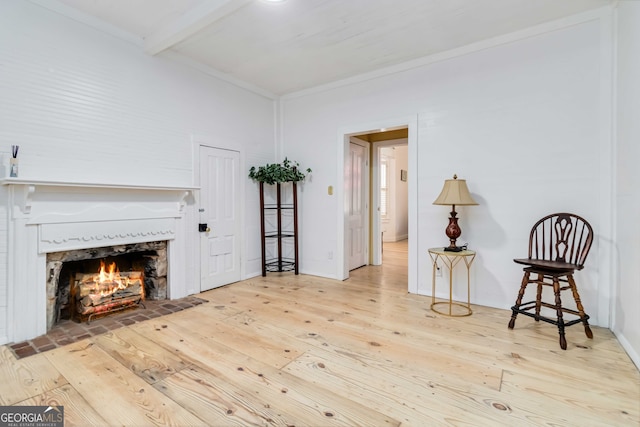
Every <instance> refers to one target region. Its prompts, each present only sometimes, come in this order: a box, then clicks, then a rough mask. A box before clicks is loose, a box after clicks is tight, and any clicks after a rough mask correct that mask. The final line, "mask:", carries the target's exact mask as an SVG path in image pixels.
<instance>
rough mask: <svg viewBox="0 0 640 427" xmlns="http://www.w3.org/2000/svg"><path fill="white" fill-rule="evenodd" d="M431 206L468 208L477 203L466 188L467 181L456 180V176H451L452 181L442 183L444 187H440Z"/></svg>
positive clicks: (447, 180)
mask: <svg viewBox="0 0 640 427" xmlns="http://www.w3.org/2000/svg"><path fill="white" fill-rule="evenodd" d="M433 204H434V205H458V206H469V205H477V204H478V203H477V202H476V201H475V200H473V197H471V193H469V189H468V188H467V181H466V180H464V179H458V177H457V176H456V175H453V179H446V180H445V181H444V187H442V191H441V192H440V195H439V196H438V198H437V199H436V200H435V202H433Z"/></svg>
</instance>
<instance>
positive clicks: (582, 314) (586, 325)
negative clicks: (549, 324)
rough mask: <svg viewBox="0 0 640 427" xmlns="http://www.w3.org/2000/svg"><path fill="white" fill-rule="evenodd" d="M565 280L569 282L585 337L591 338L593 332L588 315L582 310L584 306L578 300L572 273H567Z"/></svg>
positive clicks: (578, 295)
mask: <svg viewBox="0 0 640 427" xmlns="http://www.w3.org/2000/svg"><path fill="white" fill-rule="evenodd" d="M567 281H568V282H569V286H570V287H571V292H572V293H573V299H575V300H576V307H577V308H578V313H579V314H580V320H582V324H583V325H584V333H585V334H586V335H587V338H590V339H591V338H593V332H591V328H590V327H589V322H588V320H587V319H588V317H587V315H586V314H585V312H584V307H583V306H582V301H580V294H579V293H578V288H577V287H576V282H575V281H574V280H573V275H572V274H569V275H568V276H567Z"/></svg>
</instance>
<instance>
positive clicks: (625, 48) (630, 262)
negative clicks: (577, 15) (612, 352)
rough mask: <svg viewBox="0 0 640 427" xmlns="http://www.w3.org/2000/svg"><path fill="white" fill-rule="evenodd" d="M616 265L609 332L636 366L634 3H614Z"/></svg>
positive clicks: (639, 173) (639, 145)
mask: <svg viewBox="0 0 640 427" xmlns="http://www.w3.org/2000/svg"><path fill="white" fill-rule="evenodd" d="M617 8H618V10H617V17H618V54H617V58H618V64H617V71H618V93H617V95H618V104H617V109H618V122H617V124H618V129H617V138H618V146H617V166H618V167H617V187H616V190H617V209H618V211H617V218H618V222H617V224H618V227H617V230H616V231H617V233H616V240H617V243H618V248H619V249H618V251H617V252H616V257H615V258H614V259H615V260H616V263H617V265H618V266H619V267H620V271H619V273H618V276H617V280H616V282H615V283H616V292H615V293H614V298H613V299H612V301H613V304H614V305H615V313H614V314H615V317H614V320H613V328H612V329H613V331H614V332H615V334H616V335H617V336H618V337H619V338H620V342H621V344H622V345H623V346H624V348H625V350H627V353H629V356H631V358H632V359H633V361H634V363H635V364H636V367H638V368H639V369H640V328H639V327H638V325H640V310H638V302H639V301H640V263H638V260H639V259H640V223H638V220H637V218H638V215H640V168H638V161H640V121H639V120H638V118H639V117H640V80H639V78H638V76H640V55H638V53H639V52H640V25H638V23H639V22H640V2H632V1H625V2H619V3H618V5H617Z"/></svg>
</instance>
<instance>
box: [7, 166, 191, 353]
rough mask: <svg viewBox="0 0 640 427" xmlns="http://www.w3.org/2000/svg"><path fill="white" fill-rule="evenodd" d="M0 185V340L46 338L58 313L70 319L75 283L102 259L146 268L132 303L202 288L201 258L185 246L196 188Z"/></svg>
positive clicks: (14, 182)
mask: <svg viewBox="0 0 640 427" xmlns="http://www.w3.org/2000/svg"><path fill="white" fill-rule="evenodd" d="M2 184H3V185H4V186H5V188H6V190H7V194H8V206H7V207H8V215H9V218H8V219H9V221H8V227H7V243H8V248H7V249H8V250H7V264H8V267H9V268H8V269H7V274H6V283H7V288H6V289H7V295H8V298H7V300H8V301H10V304H8V305H7V310H6V319H7V321H6V335H5V336H3V335H2V332H3V330H2V326H3V325H2V324H0V343H6V342H18V341H23V340H29V339H32V338H35V337H37V336H39V335H43V334H45V333H46V332H47V331H48V330H49V329H51V327H52V326H53V325H54V324H55V322H56V321H58V320H60V319H61V318H64V317H61V316H71V315H72V313H71V312H70V310H71V301H70V299H69V298H70V296H71V293H72V288H71V287H70V283H71V282H72V281H73V280H75V278H76V276H78V277H80V276H82V278H84V276H83V275H85V274H94V273H95V271H93V270H94V269H95V270H96V271H97V269H98V268H99V263H100V260H103V261H104V262H106V263H109V262H111V260H116V261H117V262H121V263H122V266H119V268H120V271H121V272H131V271H142V273H143V276H144V278H143V281H144V289H142V290H141V291H140V296H137V297H132V298H131V299H133V300H140V301H143V299H142V294H143V295H144V298H146V299H177V298H182V297H185V296H187V295H191V294H194V293H196V292H197V291H198V290H199V286H197V283H198V282H197V279H196V278H195V277H194V274H193V271H194V270H195V268H194V267H193V264H194V262H196V261H195V260H196V257H195V256H194V254H193V253H192V249H191V247H192V245H189V244H187V241H188V239H189V238H192V237H191V234H189V233H187V230H188V229H191V227H190V226H189V225H190V224H191V223H192V222H193V223H195V222H196V220H195V219H194V218H195V216H190V215H187V209H186V206H187V205H188V204H190V203H193V196H192V191H193V190H194V188H184V187H154V186H130V185H117V184H114V185H107V184H91V183H63V182H50V181H32V180H24V179H5V180H4V181H2ZM191 212H193V211H191ZM194 215H195V214H194ZM193 227H194V228H195V225H194V226H193ZM118 259H119V260H118ZM72 274H73V276H74V277H73V278H72ZM0 285H1V284H0ZM94 287H95V286H94ZM0 292H2V287H1V286H0ZM84 292H85V295H83V297H86V296H87V295H88V294H91V291H87V290H86V289H85V291H84ZM92 295H93V296H92V298H94V299H96V300H99V298H97V297H96V294H95V292H94V293H93V294H92ZM102 302H106V300H103V301H102ZM107 305H108V303H107ZM101 309H102V308H99V309H91V310H94V311H100V310H101ZM1 312H2V307H0V314H1ZM1 317H2V316H0V321H1ZM87 317H88V316H87Z"/></svg>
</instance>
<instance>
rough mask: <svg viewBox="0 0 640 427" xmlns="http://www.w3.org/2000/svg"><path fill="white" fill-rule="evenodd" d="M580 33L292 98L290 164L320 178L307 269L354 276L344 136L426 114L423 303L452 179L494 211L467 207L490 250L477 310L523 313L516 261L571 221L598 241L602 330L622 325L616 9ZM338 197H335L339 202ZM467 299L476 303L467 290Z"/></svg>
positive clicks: (468, 232) (593, 268) (593, 292)
mask: <svg viewBox="0 0 640 427" xmlns="http://www.w3.org/2000/svg"><path fill="white" fill-rule="evenodd" d="M573 24H574V25H570V26H567V27H566V28H561V29H555V30H553V31H545V29H546V28H547V27H546V26H542V27H539V28H537V29H535V31H532V32H531V33H526V35H527V37H522V38H521V39H517V40H516V39H515V38H513V39H510V38H508V37H506V38H504V39H499V40H497V42H496V43H495V45H494V46H487V45H483V49H478V50H477V51H473V52H469V53H467V52H465V54H462V55H460V56H456V55H455V54H451V55H449V59H445V60H442V61H439V62H438V61H434V62H433V63H426V65H423V66H416V67H415V68H413V69H409V70H406V71H402V72H397V73H395V74H392V75H387V76H382V77H376V76H372V77H371V78H370V79H363V80H362V81H360V82H355V83H351V84H345V85H342V86H340V85H335V86H331V87H327V88H325V90H318V91H309V92H305V93H300V94H295V95H291V96H287V97H285V99H283V100H282V111H283V123H284V125H283V129H282V135H283V141H282V143H283V149H284V152H285V153H286V154H287V155H288V156H289V157H290V158H295V159H297V160H300V161H301V162H303V163H304V164H305V165H308V166H310V167H311V168H313V170H314V174H313V175H314V177H313V181H311V182H308V183H306V184H305V189H304V191H305V193H306V195H305V203H304V210H303V212H302V214H303V220H302V221H301V222H302V229H301V238H302V244H301V256H302V261H301V270H302V271H303V272H305V273H312V274H318V275H323V276H326V277H336V272H339V271H340V268H339V266H338V265H337V264H336V262H337V260H336V259H328V257H327V256H326V254H327V253H329V252H335V253H339V252H340V251H339V248H338V245H339V243H338V242H340V241H341V236H342V234H343V231H342V230H343V228H342V224H341V223H340V212H339V210H340V208H341V204H340V198H341V197H342V193H341V189H342V187H343V186H342V183H341V182H340V179H338V178H337V177H339V176H340V172H339V171H340V170H341V168H342V165H341V163H340V162H339V161H338V162H337V161H336V159H337V158H338V159H340V155H339V154H338V153H339V152H340V150H342V148H341V146H342V144H343V141H342V136H341V135H340V130H341V129H345V128H348V129H356V128H357V127H358V126H359V125H361V126H362V130H367V126H368V124H370V123H373V122H378V121H384V120H391V119H397V118H402V117H414V116H416V115H417V117H418V133H417V147H416V150H417V151H416V152H417V170H413V169H411V170H410V173H411V176H410V181H411V180H415V181H413V182H414V183H415V185H416V186H417V192H418V197H417V204H416V206H417V208H416V210H417V212H416V215H417V228H416V229H414V230H409V233H410V239H413V238H414V236H415V238H416V239H417V259H418V263H417V264H418V265H417V276H415V277H416V280H417V283H416V286H417V292H418V293H421V294H429V293H430V292H431V290H430V289H431V288H430V286H431V283H430V280H431V279H430V277H431V276H430V268H431V267H430V264H429V260H428V254H427V249H428V248H429V247H436V246H442V245H443V244H445V243H446V241H447V239H446V236H445V235H444V231H443V230H444V227H445V226H446V221H447V219H446V218H447V216H448V211H447V210H446V209H443V208H442V207H439V206H433V205H432V202H433V200H434V199H435V198H436V197H437V195H438V193H439V191H440V189H441V187H442V183H443V182H444V179H446V178H450V177H451V176H452V175H453V174H454V173H457V174H458V176H459V177H460V178H464V179H466V180H467V183H468V185H469V189H470V190H471V193H472V194H473V196H474V198H475V199H476V200H477V201H478V202H479V203H480V205H479V206H472V207H461V208H460V209H459V217H460V224H461V228H462V230H463V235H462V237H461V239H462V240H464V241H465V242H469V245H470V248H472V249H475V250H477V251H478V257H477V259H476V262H475V265H474V267H473V271H472V289H471V301H472V303H475V304H480V305H486V306H492V307H500V308H509V307H510V306H511V305H513V303H514V301H515V298H516V295H517V291H518V288H519V284H520V280H521V277H522V270H521V268H520V267H518V266H517V265H516V264H514V263H513V261H512V259H513V258H517V257H522V256H526V251H527V243H528V233H529V230H530V228H531V226H532V224H533V223H534V222H535V221H536V220H537V219H539V218H540V217H542V216H543V215H545V214H548V213H552V212H556V211H571V212H575V213H577V214H580V215H582V216H584V217H585V218H587V219H588V220H589V221H590V222H591V224H592V225H593V227H594V228H595V230H596V231H597V234H598V236H597V239H596V242H595V245H594V247H593V248H592V254H591V256H590V258H589V259H588V260H587V264H586V268H585V270H583V271H581V272H579V273H578V276H577V281H578V283H579V287H580V291H581V295H582V300H583V303H584V305H585V307H587V310H588V312H589V314H590V315H591V316H592V323H594V324H596V325H608V322H609V318H608V316H609V293H610V287H609V285H610V279H611V277H610V268H611V264H610V256H609V253H610V250H611V247H610V246H611V242H612V236H611V229H610V224H611V215H612V200H611V198H612V195H611V191H610V188H611V184H612V176H611V173H612V172H611V164H612V154H611V152H612V142H611V139H610V135H611V100H612V91H611V84H612V79H611V75H610V64H611V62H610V61H611V54H612V39H611V17H610V11H609V10H603V11H600V12H599V15H597V16H595V17H594V18H593V19H586V20H584V21H581V22H574V23H573ZM548 28H552V27H551V26H550V27H548ZM554 28H555V27H554ZM536 31H537V32H539V33H538V34H536ZM500 42H503V43H500ZM410 134H411V129H410ZM409 141H410V144H411V138H410V139H409ZM409 152H410V153H411V152H412V151H411V147H409ZM410 162H411V160H410ZM410 164H411V163H410ZM328 185H333V186H335V188H336V189H337V191H336V192H335V193H334V194H335V195H333V196H330V195H328V194H327V191H326V188H327V186H328ZM410 194H411V190H410ZM334 212H335V213H336V214H334ZM410 277H411V272H410ZM410 280H411V279H410ZM456 282H458V281H456ZM460 285H462V283H460ZM410 287H411V284H410ZM443 291H444V288H443ZM443 294H444V292H443ZM454 297H458V298H464V295H459V294H458V290H457V289H456V291H455V295H454ZM507 320H508V319H505V327H506V323H507Z"/></svg>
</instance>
